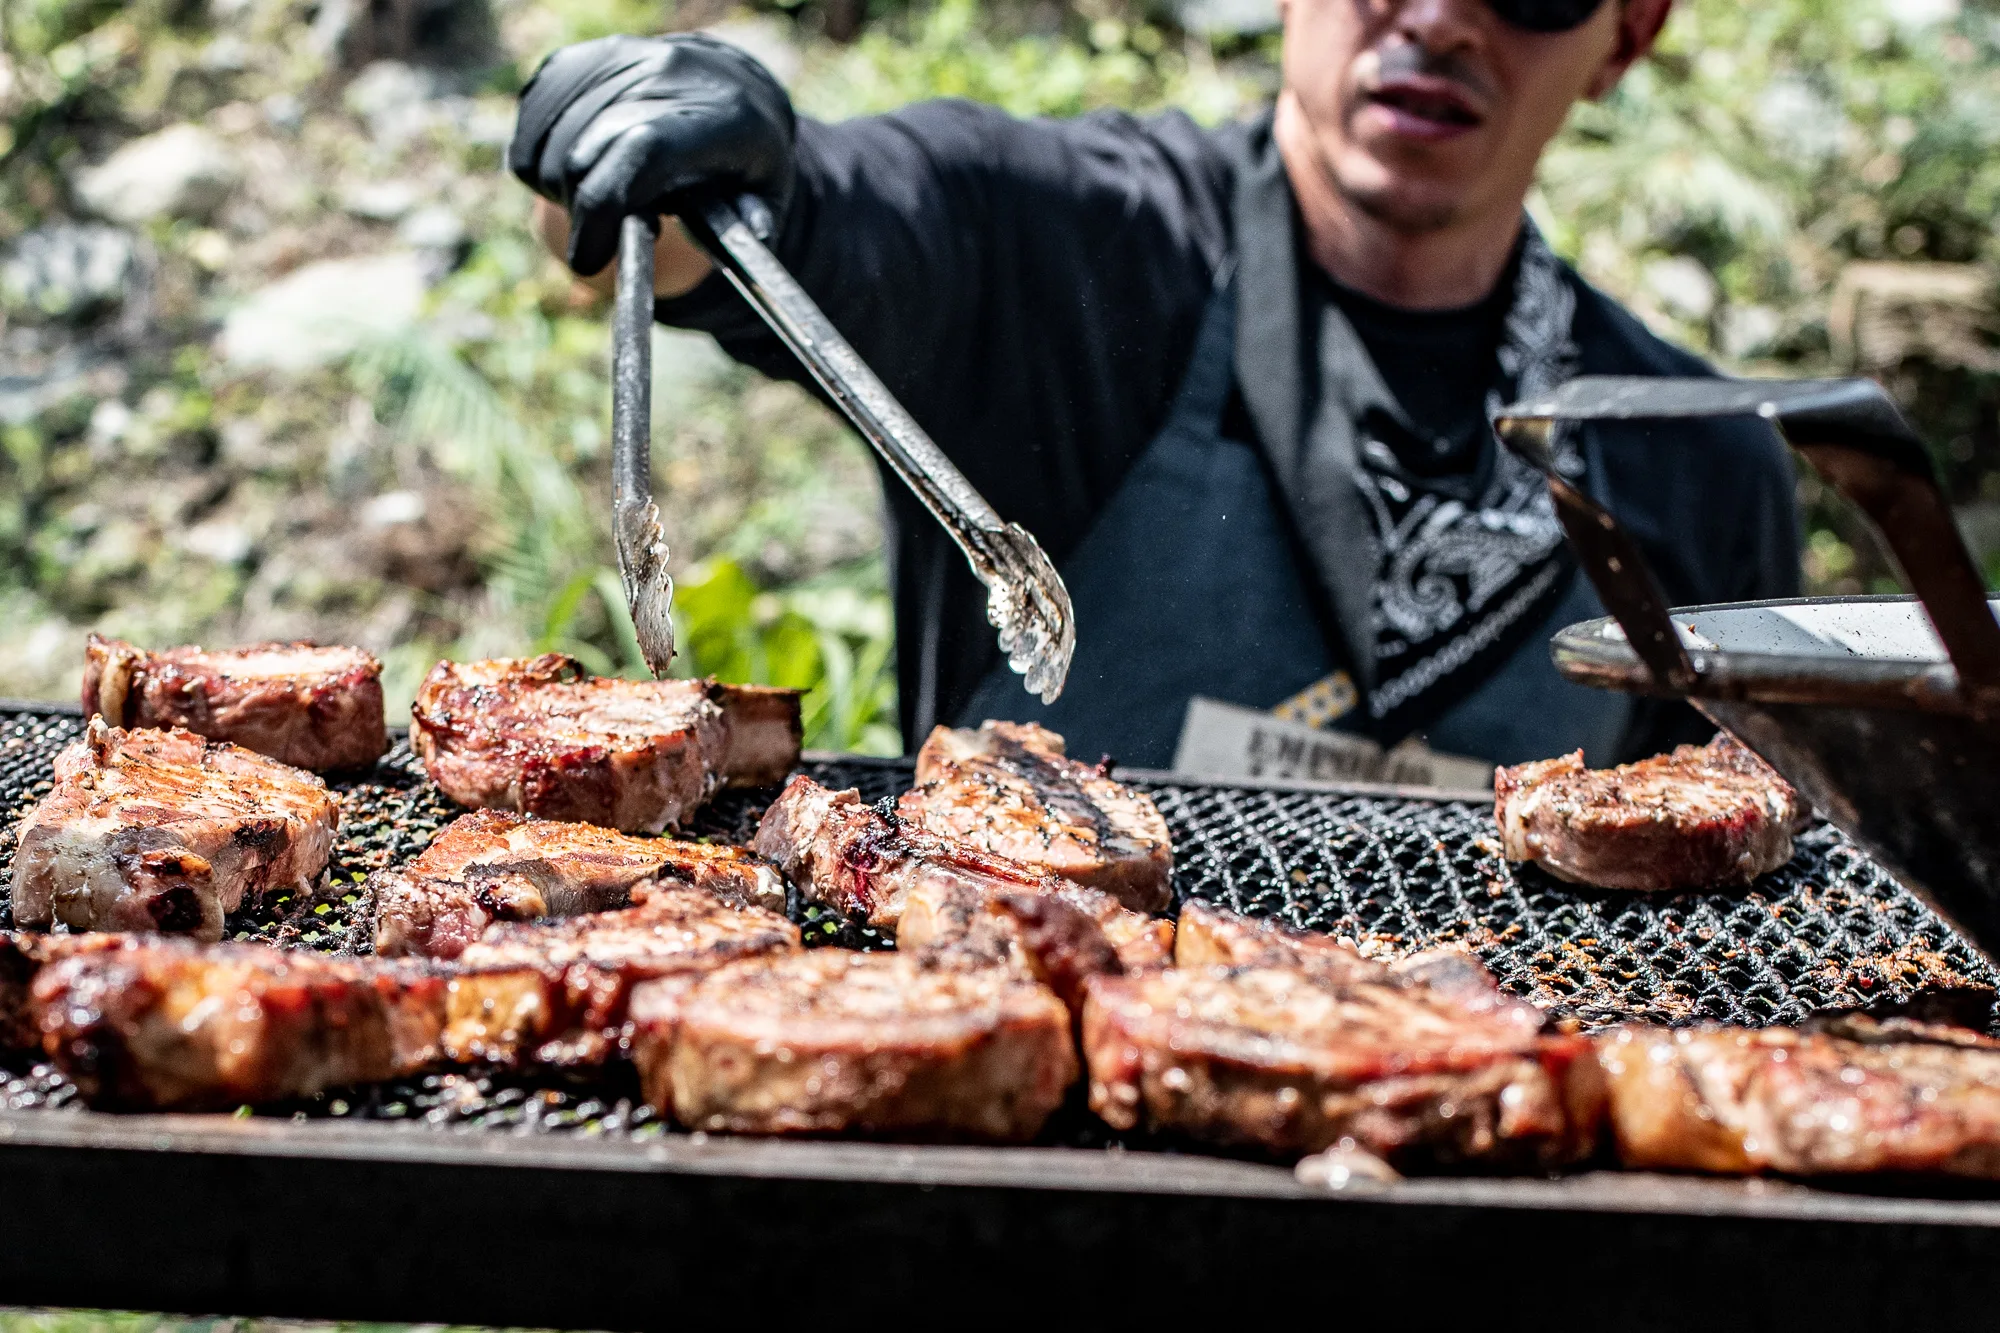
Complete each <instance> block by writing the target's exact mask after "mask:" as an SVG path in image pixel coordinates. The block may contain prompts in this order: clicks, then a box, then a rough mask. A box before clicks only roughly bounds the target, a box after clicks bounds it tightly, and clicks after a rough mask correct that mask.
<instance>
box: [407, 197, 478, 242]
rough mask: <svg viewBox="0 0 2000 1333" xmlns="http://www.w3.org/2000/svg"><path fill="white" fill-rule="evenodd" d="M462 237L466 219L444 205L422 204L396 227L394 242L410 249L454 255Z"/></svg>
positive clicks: (464, 236)
mask: <svg viewBox="0 0 2000 1333" xmlns="http://www.w3.org/2000/svg"><path fill="white" fill-rule="evenodd" d="M465 238H466V232H465V220H464V219H463V218H461V217H459V215H458V214H456V213H454V212H452V211H451V210H450V209H449V208H446V207H445V206H444V205H443V204H427V205H425V206H424V207H422V208H420V209H418V210H417V211H416V212H414V213H412V214H410V215H409V216H408V217H406V218H404V219H403V223H402V225H401V226H399V227H397V228H396V239H397V240H399V241H401V242H402V243H403V244H404V245H407V246H409V247H410V248H411V249H412V250H444V251H450V252H456V251H458V250H459V249H461V248H462V247H463V246H464V245H465Z"/></svg>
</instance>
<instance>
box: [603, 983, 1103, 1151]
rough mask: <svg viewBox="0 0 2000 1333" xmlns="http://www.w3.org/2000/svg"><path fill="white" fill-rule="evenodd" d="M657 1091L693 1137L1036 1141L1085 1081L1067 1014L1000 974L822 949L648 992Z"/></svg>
mask: <svg viewBox="0 0 2000 1333" xmlns="http://www.w3.org/2000/svg"><path fill="white" fill-rule="evenodd" d="M632 1018H633V1027H634V1037H633V1054H634V1058H635V1059H636V1060H637V1062H638V1065H639V1073H640V1078H641V1080H642V1082H643V1086H644V1088H645V1090H646V1095H647V1098H648V1099H649V1100H650V1101H652V1102H653V1104H654V1105H656V1106H658V1107H660V1108H661V1109H662V1110H664V1111H668V1112H670V1113H671V1114H672V1115H674V1117H675V1118H676V1119H678V1120H679V1121H680V1122H681V1123H682V1124H684V1125H686V1126H687V1127H688V1128H690V1129H700V1130H724V1131H730V1132H735V1133H744V1134H798V1133H805V1134H828V1133H836V1132H841V1131H850V1132H855V1133H861V1134H888V1135H914V1136H918V1137H925V1138H939V1137H950V1138H974V1139H985V1140H992V1141H1000V1142H1011V1141H1019V1140H1023V1139H1030V1138H1033V1137H1034V1136H1035V1134H1036V1133H1037V1132H1039V1131H1040V1129H1041V1127H1042V1123H1043V1122H1044V1121H1045V1120H1046V1119H1047V1118H1048V1116H1049V1113H1050V1112H1052V1111H1053V1110H1055V1108H1056V1107H1057V1106H1058V1105H1059V1104H1060V1103H1061V1101H1062V1099H1063V1093H1064V1091H1065V1089H1067V1088H1068V1086H1069V1085H1070V1083H1071V1082H1072V1081H1073V1080H1074V1079H1075V1078H1076V1073H1077V1066H1076V1056H1075V1053H1074V1051H1073V1050H1072V1048H1071V1037H1070V1017H1069V1012H1068V1011H1067V1010H1066V1009H1064V1008H1063V1006H1062V1003H1061V1001H1059V1000H1057V999H1056V997H1055V996H1054V995H1052V994H1050V993H1049V991H1048V990H1047V989H1045V988H1044V987H1042V986H1039V985H1036V984H1035V983H1034V982H1032V981H1027V980H1024V979H1022V978H1021V977H1020V976H1019V975H1018V974H1017V973H1015V972H1013V971H1012V970H1011V969H1008V968H1004V967H990V968H969V967H956V966H944V967H940V966H935V965H929V964H927V963H926V961H925V960H923V959H920V958H917V957H914V956H912V955H910V954H906V953H855V952H850V951H847V950H843V949H811V950H806V951H804V952H802V953H795V954H782V955H778V956H775V957H771V958H759V959H751V960H748V961H746V962H741V963H734V964H731V965H730V966H728V967H725V968H722V969H721V970H719V971H715V972H711V973H709V974H707V975H706V976H704V977H703V978H701V979H700V980H699V981H697V982H694V983H687V982H684V981H679V980H676V979H671V978H670V979H668V980H666V981H663V982H649V983H647V984H646V985H644V986H641V987H639V989H638V991H637V993H636V994H635V995H634V997H633V1001H632Z"/></svg>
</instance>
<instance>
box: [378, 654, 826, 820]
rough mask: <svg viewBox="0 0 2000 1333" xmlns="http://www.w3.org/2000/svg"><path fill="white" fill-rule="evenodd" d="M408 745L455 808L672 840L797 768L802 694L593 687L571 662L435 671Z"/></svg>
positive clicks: (636, 684) (599, 683) (445, 666)
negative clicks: (689, 821) (722, 790)
mask: <svg viewBox="0 0 2000 1333" xmlns="http://www.w3.org/2000/svg"><path fill="white" fill-rule="evenodd" d="M410 721H411V731H410V738H411V744H412V746H413V747H414V748H415V749H416V752H417V755H418V757H419V758H421V759H422V760H423V761H424V767H425V769H426V770H428V771H429V773H430V775H431V779H432V781H434V782H436V783H437V785H438V786H439V787H441V788H442V789H443V790H444V792H445V794H446V795H447V796H450V797H451V798H452V799H453V800H455V801H457V802H459V803H460V804H461V805H469V806H475V807H497V808H499V809H503V810H515V811H519V812H521V813H523V814H531V815H541V816H543V817H544V818H548V819H573V820H580V821H582V822H584V823H588V824H602V825H604V826H605V827H607V828H615V829H619V830H622V831H623V832H626V833H658V832H660V831H661V830H662V829H666V828H671V827H678V826H679V825H680V824H681V822H682V821H683V820H685V819H686V818H687V817H688V816H689V815H691V814H693V813H694V812H695V810H696V809H697V808H698V807H700V806H701V805H702V804H703V803H704V802H705V801H707V800H708V798H709V797H710V796H712V795H714V793H715V791H716V790H717V789H718V788H719V787H721V786H723V785H724V784H725V783H728V784H732V785H736V786H770V785H774V784H776V783H779V782H782V781H783V780H784V777H785V774H786V773H788V772H790V771H791V769H792V766H793V765H794V764H795V763H797V762H798V757H799V734H800V733H799V694H798V691H796V690H778V689H768V688H765V687H763V686H757V685H719V684H717V683H715V682H714V681H701V680H644V681H637V680H617V679H613V678H610V677H592V676H590V675H589V674H588V673H586V672H585V671H584V669H583V667H582V666H581V665H579V664H578V663H577V662H576V660H575V659H573V658H568V657H563V656H561V655H560V654H556V653H549V654H545V655H544V656H541V657H534V658H524V659H496V660H493V661H486V662H440V663H438V664H437V666H435V667H433V668H432V669H431V673H430V675H429V676H428V677H426V678H425V680H424V683H423V686H422V688H421V689H419V690H418V691H417V700H416V703H415V704H414V705H413V706H412V708H411V712H410Z"/></svg>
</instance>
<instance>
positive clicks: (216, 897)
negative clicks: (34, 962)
mask: <svg viewBox="0 0 2000 1333" xmlns="http://www.w3.org/2000/svg"><path fill="white" fill-rule="evenodd" d="M339 820H340V814H339V806H338V805H336V804H335V802H334V799H333V796H332V795H331V794H330V793H329V792H328V791H327V789H326V784H325V783H323V782H321V781H320V780H319V779H318V778H316V777H314V776H312V774H310V773H305V772H301V771H300V770H298V769H296V768H291V767H289V766H287V765H285V764H281V763H278V762H277V761H275V760H272V759H266V758H265V757H264V756H262V755H259V754H252V753H251V752H250V751H248V750H245V749H242V748H241V747H239V746H235V745H228V744H222V743H218V742H212V741H204V740H203V739H202V738H201V737H199V736H196V735H194V734H193V733H192V732H187V731H180V730H175V731H149V730H143V729H140V730H132V731H126V730H123V729H122V728H118V727H108V726H106V725H105V723H104V719H103V718H102V717H96V718H92V719H91V722H90V728H89V730H88V732H87V733H86V734H85V736H84V738H83V739H82V740H80V741H78V742H76V743H75V744H73V745H71V746H69V747H68V748H67V749H65V750H64V751H63V752H62V753H61V754H60V755H58V756H57V757H56V763H55V789H54V790H53V791H51V792H50V793H49V794H48V796H47V797H45V798H44V799H43V801H42V803H41V804H40V805H38V806H36V807H35V808H34V809H33V810H31V811H29V812H28V815H27V817H26V818H25V819H23V820H22V821H21V823H20V826H19V830H18V832H19V841H18V843H17V844H16V850H15V853H14V920H15V921H16V922H17V923H18V924H20V925H22V926H29V927H34V928H38V929H45V928H47V927H49V926H51V925H54V924H56V923H58V922H60V923H61V924H63V925H65V926H68V927H69V928H70V929H71V930H141V931H165V932H170V933H176V934H188V935H194V936H197V937H198V938H201V939H207V940H216V939H220V938H222V918H223V915H224V914H225V913H228V912H233V911H235V910H236V909H237V908H238V907H239V906H241V905H242V903H243V900H244V899H245V898H246V897H249V898H255V897H259V896H261V895H263V894H265V893H267V892H270V891H273V890H277V889H293V890H296V891H298V892H300V893H302V894H304V893H310V892H311V890H312V886H313V884H314V883H315V881H317V880H318V879H319V876H320V872H321V871H323V870H325V869H326V862H327V855H328V853H329V852H330V851H331V849H332V847H333V833H334V828H335V826H336V825H337V824H338V823H339Z"/></svg>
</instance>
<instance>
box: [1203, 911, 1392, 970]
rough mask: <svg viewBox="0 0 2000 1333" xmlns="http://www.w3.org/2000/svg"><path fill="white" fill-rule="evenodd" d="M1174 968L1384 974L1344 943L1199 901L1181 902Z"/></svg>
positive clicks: (1378, 965)
mask: <svg viewBox="0 0 2000 1333" xmlns="http://www.w3.org/2000/svg"><path fill="white" fill-rule="evenodd" d="M1174 966H1175V967H1182V968H1201V967H1293V968H1298V969H1301V970H1303V971H1305V972H1307V973H1309V974H1311V975H1313V976H1315V977H1318V978H1320V979H1322V980H1326V981H1334V982H1340V981H1352V980H1369V979H1373V978H1379V977H1382V976H1386V975H1388V968H1387V967H1386V966H1385V965H1384V964H1382V963H1380V962H1376V961H1374V960H1372V959H1369V958H1366V957H1364V956H1362V954H1361V952H1360V951H1359V950H1358V949H1356V948H1355V947H1354V945H1353V944H1351V943H1349V942H1348V941H1346V940H1343V939H1339V938H1337V937H1335V936H1332V935H1322V934H1320V933H1319V932H1317V931H1311V930H1293V929H1291V928H1289V927H1287V926H1284V925H1280V924H1279V923H1278V922H1275V921H1264V920H1259V919H1257V918H1255V917H1247V916H1242V915H1239V914H1237V913H1235V912H1230V911H1225V910H1224V909H1222V908H1219V907H1214V906H1211V905H1210V904H1208V903H1205V902H1202V901H1201V900H1200V899H1189V900H1188V901H1187V902H1185V903H1183V904H1181V916H1180V921H1179V923H1178V924H1177V925H1176V927H1175V929H1174Z"/></svg>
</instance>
